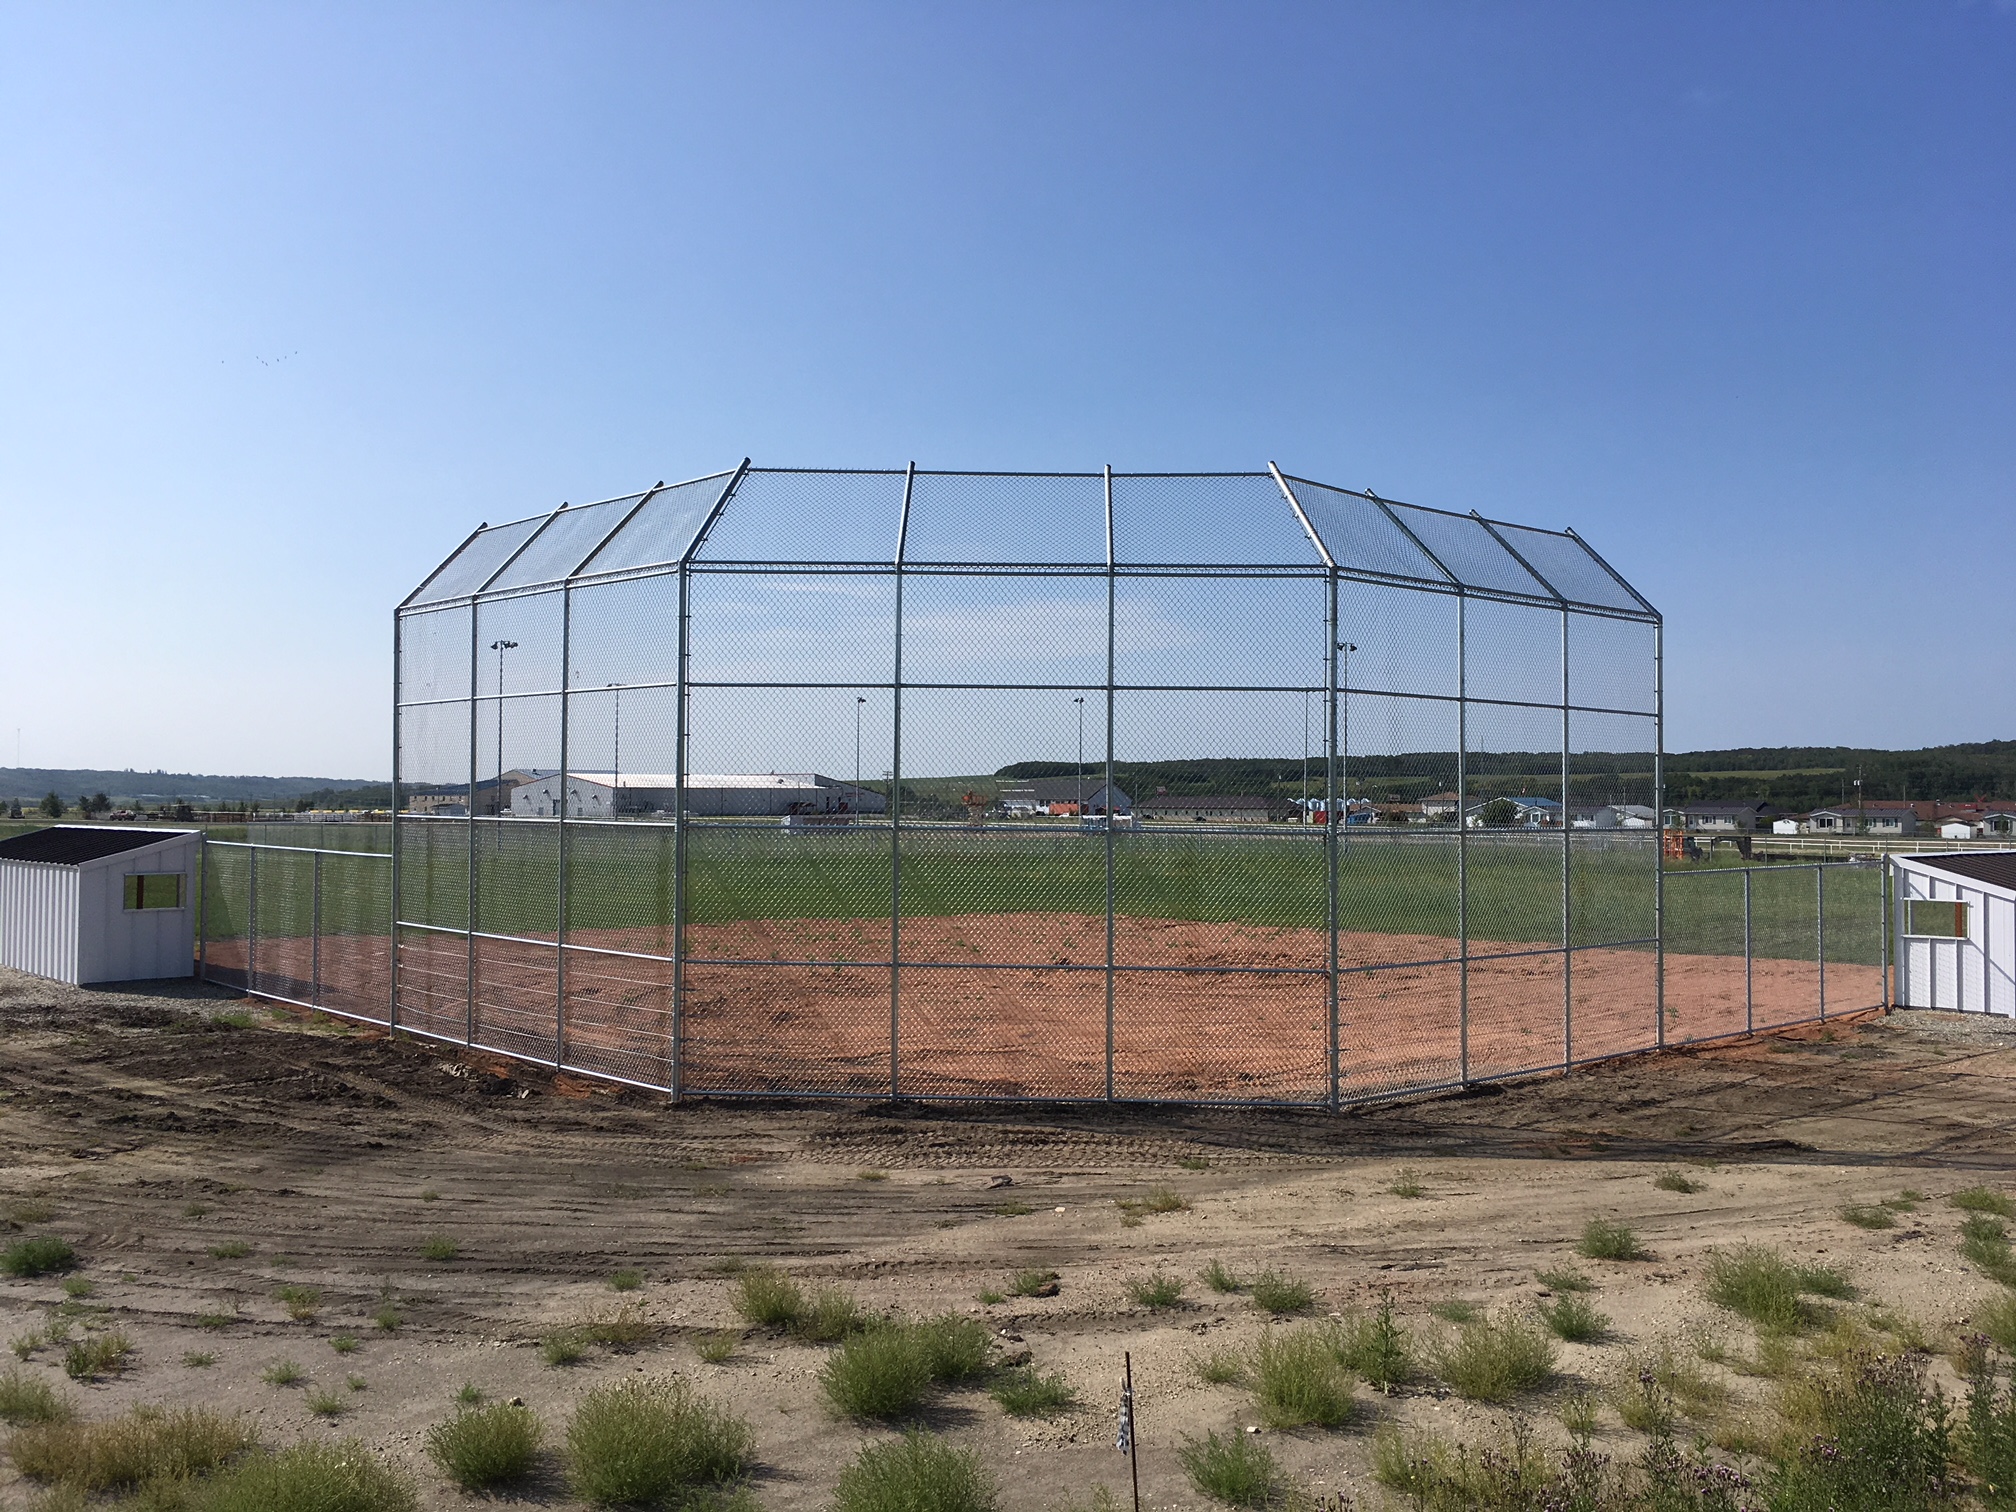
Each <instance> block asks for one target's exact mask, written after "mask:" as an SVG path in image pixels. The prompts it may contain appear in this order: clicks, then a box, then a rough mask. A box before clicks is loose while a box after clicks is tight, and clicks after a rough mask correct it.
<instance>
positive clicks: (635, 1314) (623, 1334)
mask: <svg viewBox="0 0 2016 1512" xmlns="http://www.w3.org/2000/svg"><path fill="white" fill-rule="evenodd" d="M575 1332H576V1333H577V1334H578V1335H579V1336H580V1337H581V1338H582V1339H584V1340H586V1341H587V1342H588V1343H590V1344H600V1345H601V1346H602V1347H603V1348H605V1349H616V1350H623V1351H626V1352H627V1351H629V1350H632V1349H636V1348H637V1347H638V1346H639V1345H642V1344H646V1343H649V1342H650V1341H651V1339H652V1338H654V1337H655V1336H656V1335H657V1332H658V1325H657V1324H655V1323H653V1322H652V1321H651V1320H650V1319H648V1318H646V1317H645V1316H644V1309H643V1307H642V1305H641V1304H639V1303H636V1302H626V1303H624V1304H623V1305H622V1306H621V1307H619V1308H617V1309H616V1310H615V1311H614V1312H603V1311H601V1310H600V1309H599V1308H591V1309H590V1310H589V1311H588V1312H587V1314H586V1315H585V1316H583V1318H582V1319H581V1321H580V1323H578V1324H577V1325H575Z"/></svg>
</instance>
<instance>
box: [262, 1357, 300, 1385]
mask: <svg viewBox="0 0 2016 1512" xmlns="http://www.w3.org/2000/svg"><path fill="white" fill-rule="evenodd" d="M307 1378H308V1375H307V1372H306V1371H304V1370H302V1368H301V1367H300V1366H299V1365H296V1364H295V1363H294V1362H293V1361H292V1360H275V1361H274V1362H273V1363H272V1364H271V1365H268V1366H267V1367H266V1368H265V1369H264V1370H262V1371H260V1372H259V1379H260V1380H262V1381H264V1382H265V1383H266V1384H267V1385H268V1386H298V1385H300V1384H301V1382H303V1381H305V1380H306V1379H307Z"/></svg>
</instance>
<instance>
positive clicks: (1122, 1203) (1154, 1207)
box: [1113, 1186, 1190, 1218]
mask: <svg viewBox="0 0 2016 1512" xmlns="http://www.w3.org/2000/svg"><path fill="white" fill-rule="evenodd" d="M1113 1205H1114V1206H1115V1207H1117V1208H1119V1209H1120V1211H1121V1212H1123V1213H1125V1214H1126V1215H1127V1216H1128V1217H1129V1218H1139V1217H1141V1216H1143V1215H1144V1214H1147V1213H1181V1212H1186V1211H1188V1209H1189V1207H1190V1201H1189V1199H1188V1198H1186V1197H1185V1196H1184V1195H1183V1194H1182V1193H1181V1192H1178V1191H1176V1190H1175V1189H1174V1188H1173V1187H1166V1186H1152V1187H1150V1188H1148V1190H1147V1191H1146V1192H1144V1193H1142V1194H1141V1195H1140V1196H1139V1197H1116V1198H1114V1199H1113Z"/></svg>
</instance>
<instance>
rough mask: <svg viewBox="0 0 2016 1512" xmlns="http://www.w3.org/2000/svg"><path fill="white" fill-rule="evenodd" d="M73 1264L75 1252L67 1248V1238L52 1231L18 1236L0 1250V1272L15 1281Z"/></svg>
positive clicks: (50, 1273) (65, 1269)
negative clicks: (51, 1232)
mask: <svg viewBox="0 0 2016 1512" xmlns="http://www.w3.org/2000/svg"><path fill="white" fill-rule="evenodd" d="M76 1263H77V1251H75V1250H74V1249H72V1248H71V1247H70V1242H69V1241H68V1240H67V1239H62V1238H59V1237H58V1236H56V1235H55V1234H35V1235H33V1236H31V1237H30V1238H27V1239H17V1240H15V1241H14V1242H13V1243H12V1244H10V1245H8V1246H7V1248H6V1249H4V1250H0V1275H7V1276H13V1277H15V1278H16V1279H18V1280H24V1281H25V1280H31V1279H33V1278H34V1277H36V1276H48V1275H53V1274H55V1273H56V1272H58V1271H67V1270H69V1269H70V1268H71V1267H72V1266H74V1265H75V1264H76Z"/></svg>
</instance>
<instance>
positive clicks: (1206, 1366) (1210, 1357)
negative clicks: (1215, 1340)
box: [1190, 1349, 1246, 1386]
mask: <svg viewBox="0 0 2016 1512" xmlns="http://www.w3.org/2000/svg"><path fill="white" fill-rule="evenodd" d="M1190 1369H1191V1370H1192V1371H1194V1372H1195V1373H1196V1376H1197V1379H1198V1380H1200V1381H1204V1382H1206V1383H1208V1384H1210V1385H1212V1386H1236V1385H1238V1384H1239V1383H1240V1382H1241V1381H1243V1380H1245V1379H1246V1357H1245V1356H1244V1355H1242V1354H1240V1353H1239V1352H1238V1351H1237V1350H1233V1349H1214V1350H1211V1351H1210V1352H1208V1353H1206V1354H1194V1355H1192V1356H1190Z"/></svg>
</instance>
